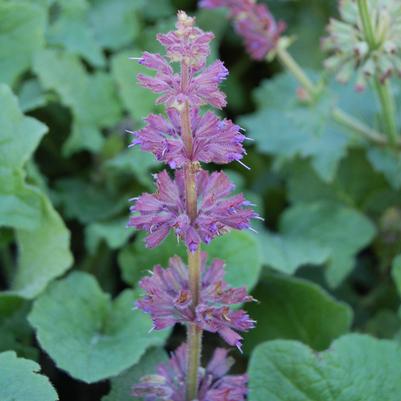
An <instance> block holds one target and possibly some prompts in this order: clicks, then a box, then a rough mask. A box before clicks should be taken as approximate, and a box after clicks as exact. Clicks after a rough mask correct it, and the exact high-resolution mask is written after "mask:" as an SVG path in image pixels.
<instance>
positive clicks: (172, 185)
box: [128, 170, 259, 252]
mask: <svg viewBox="0 0 401 401" xmlns="http://www.w3.org/2000/svg"><path fill="white" fill-rule="evenodd" d="M184 178H185V177H184V172H183V170H177V171H176V173H175V180H173V179H171V178H170V176H169V174H168V173H167V172H166V171H162V172H161V173H159V174H157V175H156V185H157V192H156V193H155V194H149V193H144V194H142V195H141V196H140V197H139V198H135V199H134V202H135V203H134V205H133V206H132V207H131V212H132V213H133V215H132V216H131V218H130V220H129V223H128V225H129V226H132V227H135V228H136V229H140V230H145V231H147V232H148V233H149V235H148V236H147V237H146V239H145V242H146V246H147V247H149V248H154V247H155V246H157V245H158V244H160V242H162V241H163V240H164V239H165V238H166V237H167V235H168V234H169V232H170V230H171V229H173V230H174V231H175V233H176V235H177V236H178V237H179V238H181V239H182V240H183V241H184V242H185V244H186V245H187V247H188V249H190V250H191V251H192V252H194V251H196V250H197V249H198V247H199V244H200V243H201V242H202V241H203V242H204V243H206V244H208V243H209V242H210V241H211V240H212V239H213V238H214V237H216V236H219V235H221V234H223V233H226V232H228V231H230V230H231V229H237V230H244V229H249V228H250V227H251V226H250V221H251V219H252V218H259V217H258V215H257V214H256V213H255V212H254V211H253V210H252V209H250V208H249V206H252V204H251V203H250V202H248V201H247V200H245V198H244V196H243V195H242V194H238V195H235V196H232V197H228V195H230V193H231V192H232V191H233V189H234V184H233V183H231V182H230V180H229V178H228V177H227V176H226V175H225V174H224V173H222V172H213V173H211V174H209V173H208V172H207V171H204V170H200V171H198V173H197V174H196V192H197V195H198V205H199V207H198V212H197V216H196V218H195V219H194V220H191V218H190V217H189V216H188V214H187V209H186V202H187V200H186V193H185V185H184Z"/></svg>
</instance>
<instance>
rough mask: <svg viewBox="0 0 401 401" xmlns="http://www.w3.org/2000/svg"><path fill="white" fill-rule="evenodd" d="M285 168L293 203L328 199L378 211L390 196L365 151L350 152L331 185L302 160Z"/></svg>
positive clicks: (382, 178)
mask: <svg viewBox="0 0 401 401" xmlns="http://www.w3.org/2000/svg"><path fill="white" fill-rule="evenodd" d="M286 170H287V171H286V172H287V175H288V177H289V178H288V195H289V199H290V201H291V202H293V203H297V202H301V203H302V202H304V203H307V202H316V201H318V200H325V201H327V200H331V201H337V202H341V203H343V204H345V205H348V206H352V207H355V208H358V209H362V210H372V209H375V208H378V209H379V210H381V209H382V207H381V204H382V203H383V202H386V200H387V201H388V200H389V199H390V198H391V197H392V194H391V192H389V188H388V184H387V182H386V180H385V179H384V177H383V176H382V175H381V174H379V173H377V172H375V171H374V170H373V169H372V167H371V166H370V164H369V162H368V161H367V160H366V157H365V153H364V152H363V153H362V152H359V151H352V152H349V155H348V156H347V158H345V159H344V160H342V161H341V163H340V166H339V169H338V173H337V176H336V178H335V179H334V181H333V183H331V184H328V183H326V182H323V181H322V180H321V179H320V178H319V177H318V176H317V174H316V173H315V172H314V171H313V170H312V168H311V167H309V166H308V165H307V163H305V162H299V161H298V162H295V163H292V164H291V165H290V166H289V167H287V169H286ZM395 196H396V194H395ZM379 199H381V200H380V201H379ZM389 206H390V205H389Z"/></svg>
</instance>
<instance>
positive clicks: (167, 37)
mask: <svg viewBox="0 0 401 401" xmlns="http://www.w3.org/2000/svg"><path fill="white" fill-rule="evenodd" d="M177 17H178V18H177V24H176V29H177V30H176V31H173V32H168V33H166V34H159V35H157V40H158V41H159V42H160V43H161V44H162V45H163V46H164V48H165V49H166V52H167V57H168V58H169V59H170V61H172V62H180V63H181V62H184V63H185V64H186V65H188V66H190V67H192V69H193V70H198V69H199V68H201V67H203V66H204V65H205V63H206V59H207V57H208V56H209V54H210V49H209V43H210V42H211V41H212V40H213V39H214V34H213V33H211V32H203V31H202V30H201V29H199V28H197V27H196V26H195V18H193V17H189V16H188V15H187V14H185V12H183V11H179V12H178V15H177Z"/></svg>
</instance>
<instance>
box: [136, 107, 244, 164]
mask: <svg viewBox="0 0 401 401" xmlns="http://www.w3.org/2000/svg"><path fill="white" fill-rule="evenodd" d="M167 114H168V117H169V119H168V120H167V119H165V118H164V117H162V116H161V115H158V114H151V115H149V116H148V117H147V118H146V119H145V121H146V122H147V125H146V126H145V127H144V128H142V129H141V130H139V131H136V132H134V133H133V135H134V139H133V141H132V145H133V146H134V145H140V147H141V149H142V150H143V151H147V152H152V153H153V154H154V155H155V156H156V158H157V160H160V161H163V162H165V163H167V164H169V166H170V167H171V168H173V169H175V168H181V167H183V166H184V165H185V163H187V162H195V161H200V162H204V163H217V164H226V163H230V162H232V161H233V160H240V159H242V157H243V155H244V153H245V149H244V148H243V146H242V143H243V142H244V140H245V139H246V137H245V136H244V135H243V134H241V132H240V127H239V126H238V125H236V124H234V123H233V122H232V121H231V120H227V119H224V120H220V119H219V118H218V117H217V116H216V115H215V114H213V113H212V112H210V111H208V112H206V113H205V114H204V115H201V114H200V112H199V109H197V108H194V109H193V110H192V116H191V126H192V136H193V149H192V153H191V154H190V155H188V154H187V152H186V149H185V146H184V142H183V140H182V136H181V123H180V115H179V112H178V110H176V109H169V110H168V111H167Z"/></svg>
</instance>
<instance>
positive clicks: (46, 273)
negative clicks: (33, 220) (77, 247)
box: [10, 191, 73, 299]
mask: <svg viewBox="0 0 401 401" xmlns="http://www.w3.org/2000/svg"><path fill="white" fill-rule="evenodd" d="M38 196H39V197H40V199H41V213H42V218H41V223H40V225H39V226H38V227H37V228H35V229H33V230H21V229H20V230H17V231H16V238H17V244H18V248H19V253H18V268H17V271H16V273H15V276H14V279H13V281H12V283H11V288H10V292H11V293H13V294H17V295H19V296H21V297H24V298H29V299H32V298H34V297H36V296H37V295H38V294H40V293H41V292H42V291H43V290H44V289H45V288H46V286H47V285H48V284H49V283H50V282H51V281H52V280H54V279H55V278H57V277H59V276H61V275H62V274H63V273H65V272H66V271H67V270H68V269H69V268H70V267H71V265H72V262H73V258H72V254H71V251H70V233H69V231H68V229H67V227H66V226H65V224H64V222H63V220H62V219H61V217H60V216H59V214H58V213H57V211H56V210H55V209H54V208H53V206H52V204H51V203H50V201H49V200H48V199H47V197H46V196H45V195H43V194H42V193H40V192H39V191H38Z"/></svg>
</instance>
